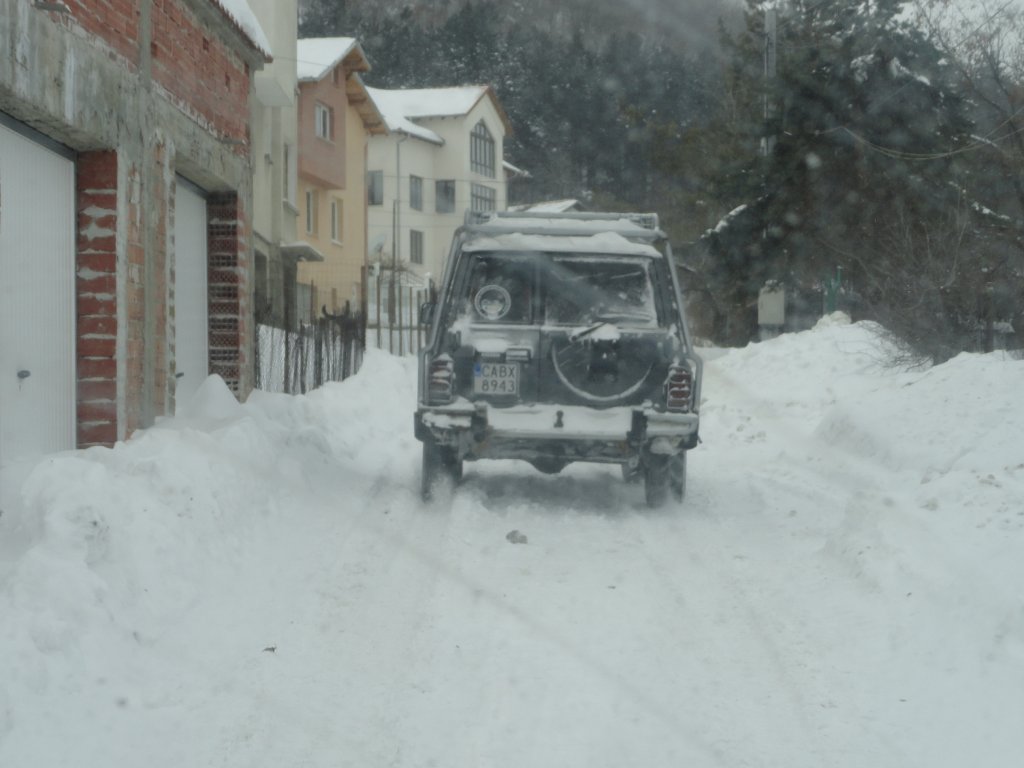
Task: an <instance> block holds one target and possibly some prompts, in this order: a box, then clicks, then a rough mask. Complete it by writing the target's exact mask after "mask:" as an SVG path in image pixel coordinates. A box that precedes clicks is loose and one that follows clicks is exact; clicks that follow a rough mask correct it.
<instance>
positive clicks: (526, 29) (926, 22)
mask: <svg viewBox="0 0 1024 768" xmlns="http://www.w3.org/2000/svg"><path fill="white" fill-rule="evenodd" d="M780 6H781V7H780ZM965 9H966V10H965ZM1015 9H1016V6H1015V5H1014V4H1008V3H994V2H993V3H989V2H987V0H977V2H975V3H972V4H969V9H968V6H965V5H964V4H963V3H958V2H954V0H913V2H908V0H877V1H876V2H872V3H864V2H861V1H859V0H831V1H830V2H821V0H790V2H788V3H784V4H779V3H776V2H767V1H766V0H747V1H746V3H745V7H743V6H739V5H737V4H732V3H726V2H712V0H691V2H683V0H679V2H668V1H667V0H630V1H629V2H622V3H619V2H616V3H612V2H605V1H604V0H567V1H566V2H559V3H550V2H547V0H511V1H510V2H498V0H434V1H433V2H426V0H418V1H416V0H384V1H382V0H306V2H305V3H304V4H303V11H302V19H301V25H300V32H301V34H302V35H303V36H318V35H335V34H342V35H351V36H356V37H358V38H359V40H360V42H361V43H362V45H363V47H364V49H365V50H366V52H367V54H368V56H369V58H370V60H371V63H372V64H373V71H372V72H371V73H369V75H368V76H367V78H366V79H367V82H368V83H369V84H371V85H375V86H379V87H391V88H402V87H423V86H437V85H456V84H464V83H471V82H472V83H489V84H491V85H493V86H494V87H495V88H496V90H497V92H498V95H499V98H500V99H501V100H502V102H503V104H504V105H505V107H506V109H507V111H508V113H509V116H510V118H511V121H512V125H513V129H514V134H513V135H512V136H511V137H510V138H509V139H508V140H507V143H506V158H507V159H508V160H509V161H510V162H512V163H514V164H515V165H517V166H519V167H521V168H523V169H525V170H527V171H528V172H529V173H530V178H529V179H528V180H525V181H523V180H520V181H516V182H515V183H513V184H512V185H511V188H510V190H509V196H510V200H511V201H512V202H523V201H535V200H544V199H551V198H562V197H574V198H580V199H582V200H584V201H586V202H587V203H588V204H589V205H590V206H591V207H593V208H598V209H618V210H655V211H658V212H659V213H660V214H661V215H662V221H663V224H664V225H665V226H666V228H667V229H668V230H669V233H670V235H671V237H672V240H673V242H674V243H675V244H676V246H677V252H680V253H683V254H684V257H683V260H682V263H683V266H684V274H685V279H686V290H687V292H688V293H689V294H690V299H691V307H692V309H693V311H694V314H695V319H696V324H697V326H698V330H699V332H700V333H702V334H704V335H707V336H710V337H712V338H714V339H715V340H717V341H720V342H730V343H743V342H745V341H747V340H749V339H751V338H755V337H756V336H757V334H758V327H757V318H756V306H757V298H758V292H759V291H760V289H761V288H762V287H763V286H764V285H765V284H766V283H771V282H775V283H777V284H779V285H780V286H784V287H785V288H786V289H787V305H789V306H788V311H789V317H799V315H800V314H801V313H804V314H806V315H807V316H816V314H820V311H821V310H822V308H823V303H829V304H830V305H831V306H832V307H835V306H836V305H839V306H842V308H844V309H846V310H847V311H849V312H851V313H853V314H854V316H855V317H858V318H860V317H864V318H872V319H877V320H880V321H882V322H884V323H885V324H887V325H888V327H890V328H891V329H892V330H893V332H894V333H895V334H896V335H897V336H898V337H899V339H901V340H902V341H903V342H904V343H905V345H906V349H907V352H908V354H909V356H910V357H911V358H918V357H924V358H930V359H935V360H941V359H946V358H948V357H950V356H951V355H953V354H955V353H956V352H958V351H960V350H964V349H988V348H991V347H993V346H999V345H1002V344H1008V345H1015V344H1019V338H1020V333H1019V332H1020V331H1022V330H1024V310H1022V307H1024V264H1022V242H1021V232H1022V226H1021V219H1022V211H1024V182H1022V181H1021V179H1022V178H1024V123H1022V122H1021V115H1022V114H1024V53H1022V46H1021V44H1020V42H1019V41H1020V40H1022V39H1024V24H1022V21H1021V17H1020V16H1019V15H1018V12H1017V11H1016V10H1015ZM721 13H724V14H725V15H724V17H723V18H719V14H721ZM769 49H770V50H771V52H772V56H770V57H769V56H766V51H768V50H769ZM769 70H770V71H769ZM1015 332H1016V333H1015Z"/></svg>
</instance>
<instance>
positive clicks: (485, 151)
mask: <svg viewBox="0 0 1024 768" xmlns="http://www.w3.org/2000/svg"><path fill="white" fill-rule="evenodd" d="M496 157H497V151H496V143H495V140H494V134H492V133H491V131H490V129H489V128H488V127H487V123H485V122H484V121H483V120H480V121H479V122H478V123H477V124H476V125H474V126H473V130H472V131H470V133H469V169H470V170H471V171H472V172H473V173H478V174H480V175H481V176H486V177H487V178H489V179H493V178H495V174H496Z"/></svg>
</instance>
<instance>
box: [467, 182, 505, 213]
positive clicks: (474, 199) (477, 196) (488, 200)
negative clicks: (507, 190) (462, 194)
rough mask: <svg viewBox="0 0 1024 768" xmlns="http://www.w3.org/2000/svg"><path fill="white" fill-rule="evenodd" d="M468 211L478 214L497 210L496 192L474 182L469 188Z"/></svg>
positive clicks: (492, 188) (491, 188)
mask: <svg viewBox="0 0 1024 768" xmlns="http://www.w3.org/2000/svg"><path fill="white" fill-rule="evenodd" d="M469 209H470V210H471V211H478V212H480V213H488V212H490V211H496V210H498V190H496V189H495V188H494V187H489V186H487V185H486V184H477V183H476V182H475V181H474V182H473V183H472V184H470V186H469Z"/></svg>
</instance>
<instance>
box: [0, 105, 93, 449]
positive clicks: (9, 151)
mask: <svg viewBox="0 0 1024 768" xmlns="http://www.w3.org/2000/svg"><path fill="white" fill-rule="evenodd" d="M56 150H57V148H56V147H55V148H53V149H51V148H48V147H46V146H43V145H42V144H40V143H38V142H37V141H34V140H32V139H30V138H27V136H26V135H23V134H22V133H20V132H15V131H14V130H12V129H11V128H9V127H7V126H6V125H4V124H3V123H0V465H2V464H6V463H9V462H10V461H12V460H15V459H21V458H28V457H31V456H35V455H39V454H43V453H49V452H52V451H60V450H65V449H68V448H74V446H75V341H74V338H75V293H74V291H75V235H74V227H75V223H74V222H75V165H74V162H73V160H72V159H71V157H70V153H59V152H58V151H56Z"/></svg>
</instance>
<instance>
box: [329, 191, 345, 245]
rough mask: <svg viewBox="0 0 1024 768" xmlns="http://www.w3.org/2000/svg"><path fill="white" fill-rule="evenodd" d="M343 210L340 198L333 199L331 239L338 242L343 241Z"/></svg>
mask: <svg viewBox="0 0 1024 768" xmlns="http://www.w3.org/2000/svg"><path fill="white" fill-rule="evenodd" d="M343 210H344V209H343V208H342V202H341V201H340V200H331V240H333V241H334V242H336V243H340V242H341V213H342V211H343Z"/></svg>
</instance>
